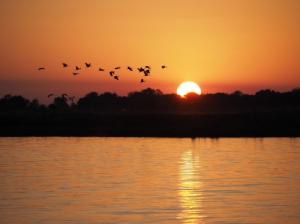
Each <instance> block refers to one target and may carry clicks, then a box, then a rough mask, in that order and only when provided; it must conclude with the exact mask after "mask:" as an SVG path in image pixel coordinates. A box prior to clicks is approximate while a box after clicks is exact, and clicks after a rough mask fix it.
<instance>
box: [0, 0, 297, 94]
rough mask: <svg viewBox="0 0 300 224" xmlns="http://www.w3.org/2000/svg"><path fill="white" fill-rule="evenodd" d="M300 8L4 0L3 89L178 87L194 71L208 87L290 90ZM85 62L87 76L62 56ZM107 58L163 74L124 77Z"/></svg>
mask: <svg viewBox="0 0 300 224" xmlns="http://www.w3.org/2000/svg"><path fill="white" fill-rule="evenodd" d="M299 12H300V1H299V0H151V1H150V0H106V1H104V0H103V1H102V0H84V1H83V0H7V1H5V0H1V1H0V25H1V26H0V28H1V35H0V47H1V51H0V56H1V60H0V67H1V69H0V94H1V95H3V94H6V93H13V94H14V93H17V94H24V95H25V96H31V97H32V96H39V97H41V98H43V97H44V96H45V94H46V93H48V92H57V93H62V92H67V93H70V94H75V95H81V94H84V93H87V92H89V91H92V90H94V91H99V92H102V91H113V92H117V93H119V94H126V93H127V92H129V91H134V90H139V89H142V88H145V87H152V88H160V89H161V90H162V91H163V92H175V90H176V88H177V86H178V85H179V84H180V83H181V82H182V81H187V80H191V81H195V82H197V83H198V84H199V85H200V86H201V87H202V89H203V92H216V91H225V92H229V91H233V90H236V89H239V90H242V91H245V92H253V91H255V90H258V89H262V88H273V89H275V90H288V89H291V88H293V87H296V86H300V23H299V21H300V13H299ZM85 61H88V62H92V63H93V65H94V66H93V69H92V70H90V71H84V72H83V73H82V74H80V75H79V76H77V77H73V76H72V75H71V73H72V69H70V70H64V69H62V68H61V64H60V63H61V62H66V63H68V64H72V65H82V64H83V63H84V62H85ZM161 64H166V65H168V69H167V70H166V71H162V70H161V69H160V65H161ZM98 65H99V66H100V65H101V66H102V67H105V68H112V67H115V66H118V65H120V66H125V65H131V66H139V65H152V67H153V74H152V76H151V77H150V78H149V79H147V82H146V83H144V84H140V83H139V75H138V74H137V73H136V74H134V73H129V72H126V71H125V72H121V73H120V81H119V82H118V81H115V80H112V79H111V78H110V77H109V76H108V75H107V73H99V72H97V67H98ZM38 66H45V67H47V70H46V71H43V72H38V71H37V70H36V68H37V67H38Z"/></svg>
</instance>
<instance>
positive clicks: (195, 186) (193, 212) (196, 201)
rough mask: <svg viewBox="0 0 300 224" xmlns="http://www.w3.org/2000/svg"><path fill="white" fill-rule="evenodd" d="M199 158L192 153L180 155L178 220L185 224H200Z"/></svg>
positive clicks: (201, 217) (187, 152)
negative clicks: (179, 209) (179, 207)
mask: <svg viewBox="0 0 300 224" xmlns="http://www.w3.org/2000/svg"><path fill="white" fill-rule="evenodd" d="M198 168H199V158H198V157H197V156H194V155H193V152H191V151H186V152H184V153H183V154H182V157H181V164H180V184H179V192H178V193H179V200H180V205H181V208H182V211H181V213H179V215H178V219H181V220H182V222H183V223H186V224H196V223H197V224H201V223H203V222H202V221H201V220H202V219H203V218H204V216H203V215H202V214H203V212H202V197H203V196H202V193H201V185H202V184H201V181H200V180H199V176H198V175H199V174H198Z"/></svg>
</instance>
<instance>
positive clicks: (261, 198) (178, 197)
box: [0, 138, 300, 224]
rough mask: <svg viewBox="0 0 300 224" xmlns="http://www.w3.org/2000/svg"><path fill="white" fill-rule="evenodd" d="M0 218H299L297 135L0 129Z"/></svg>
mask: <svg viewBox="0 0 300 224" xmlns="http://www.w3.org/2000/svg"><path fill="white" fill-rule="evenodd" d="M0 223H18V224H19V223H70V224H71V223H72V224H73V223H74V224H77V223H78V224H79V223H80V224H85V223H191V224H192V223H197V224H198V223H200V224H201V223H218V224H220V223H228V224H233V223H245V224H246V223H247V224H249V223H262V224H265V223H272V224H274V223H284V224H299V223H300V139H299V138H298V139H289V138H268V139H254V138H253V139H250V138H236V139H234V138H229V139H218V140H214V139H196V140H194V141H192V140H191V139H164V138H161V139H160V138H0Z"/></svg>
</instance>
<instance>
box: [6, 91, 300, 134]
mask: <svg viewBox="0 0 300 224" xmlns="http://www.w3.org/2000/svg"><path fill="white" fill-rule="evenodd" d="M299 111H300V89H299V88H297V89H294V90H292V91H289V92H283V93H280V92H276V91H273V90H269V89H266V90H260V91H258V92H257V93H255V94H253V95H249V94H244V93H242V92H241V91H235V92H233V93H231V94H226V93H215V94H203V95H200V96H198V95H195V94H189V95H187V96H186V97H185V98H181V97H179V96H178V95H176V94H163V93H162V92H161V91H160V90H155V89H144V90H142V91H140V92H132V93H129V94H128V96H118V95H117V94H115V93H109V92H106V93H102V94H99V93H96V92H91V93H89V94H87V95H86V96H84V97H82V98H80V99H78V100H77V101H74V99H72V98H69V97H67V96H66V94H64V95H62V96H57V97H55V98H54V99H53V102H52V103H50V104H49V105H48V106H46V105H42V104H40V103H39V102H38V100H36V99H34V100H31V101H30V100H28V99H25V98H24V97H22V96H12V95H6V96H4V97H2V98H1V99H0V119H1V121H0V125H1V128H0V135H1V136H27V135H30V136H31V135H36V136H47V135H51V136H52V135H62V136H69V135H74V136H179V137H181V136H182V137H183V136H212V137H217V136H300V118H299V116H298V114H299Z"/></svg>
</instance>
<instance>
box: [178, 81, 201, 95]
mask: <svg viewBox="0 0 300 224" xmlns="http://www.w3.org/2000/svg"><path fill="white" fill-rule="evenodd" d="M188 93H196V94H198V95H200V94H201V93H202V91H201V88H200V87H199V85H198V84H197V83H195V82H190V81H189V82H183V83H181V84H180V85H179V86H178V88H177V94H178V95H180V96H181V97H184V96H185V95H186V94H188Z"/></svg>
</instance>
